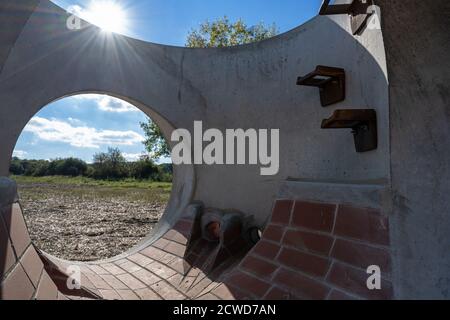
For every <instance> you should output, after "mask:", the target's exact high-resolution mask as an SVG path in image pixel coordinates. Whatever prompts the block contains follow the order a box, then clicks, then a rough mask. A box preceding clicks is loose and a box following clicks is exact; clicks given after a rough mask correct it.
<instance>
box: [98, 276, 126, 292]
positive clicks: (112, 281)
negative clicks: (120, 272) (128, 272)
mask: <svg viewBox="0 0 450 320" xmlns="http://www.w3.org/2000/svg"><path fill="white" fill-rule="evenodd" d="M100 277H101V278H102V279H103V280H105V282H106V283H107V284H109V285H110V286H111V287H112V288H113V289H116V290H126V289H128V287H127V286H126V285H125V284H124V283H122V281H120V280H119V279H117V278H116V277H115V276H113V275H100Z"/></svg>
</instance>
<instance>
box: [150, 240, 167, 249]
mask: <svg viewBox="0 0 450 320" xmlns="http://www.w3.org/2000/svg"><path fill="white" fill-rule="evenodd" d="M168 244H169V240H167V239H163V238H161V239H159V240H157V241H155V243H153V246H154V247H156V248H158V249H162V250H163V249H164V248H165V247H166V246H167V245H168Z"/></svg>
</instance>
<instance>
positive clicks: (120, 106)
mask: <svg viewBox="0 0 450 320" xmlns="http://www.w3.org/2000/svg"><path fill="white" fill-rule="evenodd" d="M72 98H74V99H77V100H90V101H93V102H95V103H96V104H97V106H98V109H99V110H101V111H105V112H115V113H125V112H139V111H140V110H139V109H138V108H136V107H135V106H133V105H132V104H129V103H128V102H126V101H123V100H120V99H117V98H114V97H110V96H107V95H101V94H82V95H77V96H73V97H72Z"/></svg>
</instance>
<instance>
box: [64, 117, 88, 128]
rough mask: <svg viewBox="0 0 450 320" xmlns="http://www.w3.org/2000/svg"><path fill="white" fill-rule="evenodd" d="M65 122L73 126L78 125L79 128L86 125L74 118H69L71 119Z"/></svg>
mask: <svg viewBox="0 0 450 320" xmlns="http://www.w3.org/2000/svg"><path fill="white" fill-rule="evenodd" d="M67 121H69V122H70V123H71V124H73V125H79V126H84V125H86V123H85V122H83V121H81V120H80V119H74V118H71V117H69V118H67Z"/></svg>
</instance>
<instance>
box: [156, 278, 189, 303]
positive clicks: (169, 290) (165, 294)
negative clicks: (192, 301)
mask: <svg viewBox="0 0 450 320" xmlns="http://www.w3.org/2000/svg"><path fill="white" fill-rule="evenodd" d="M151 288H152V290H153V291H155V292H156V293H157V294H158V295H159V296H161V297H162V298H163V299H164V300H184V299H186V296H185V295H184V294H182V293H181V292H179V291H177V290H176V289H175V288H173V287H172V286H171V285H170V284H169V283H167V282H165V281H161V282H158V283H155V284H154V285H152V286H151Z"/></svg>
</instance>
